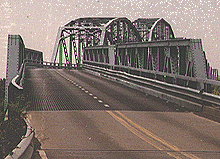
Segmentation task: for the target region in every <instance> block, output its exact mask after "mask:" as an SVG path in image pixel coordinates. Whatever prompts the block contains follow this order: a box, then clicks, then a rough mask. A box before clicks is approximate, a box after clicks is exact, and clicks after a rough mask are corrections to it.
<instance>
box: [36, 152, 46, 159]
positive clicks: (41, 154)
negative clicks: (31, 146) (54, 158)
mask: <svg viewBox="0 0 220 159" xmlns="http://www.w3.org/2000/svg"><path fill="white" fill-rule="evenodd" d="M38 152H39V155H40V157H41V158H42V159H48V158H47V155H46V153H45V151H44V150H38Z"/></svg>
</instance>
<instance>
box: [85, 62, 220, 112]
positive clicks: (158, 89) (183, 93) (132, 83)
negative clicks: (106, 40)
mask: <svg viewBox="0 0 220 159" xmlns="http://www.w3.org/2000/svg"><path fill="white" fill-rule="evenodd" d="M83 69H84V70H85V71H88V72H92V73H93V74H95V75H99V76H103V77H107V78H109V79H112V80H114V81H117V82H119V83H122V84H124V85H127V86H129V87H132V88H135V89H138V90H140V91H142V92H144V93H146V94H149V95H152V96H156V97H159V98H161V99H164V100H167V101H169V102H173V103H176V104H178V105H181V106H184V107H186V108H188V109H190V110H193V111H195V110H196V111H200V110H202V108H203V106H211V107H220V96H217V95H213V94H210V93H206V92H202V91H200V90H196V89H192V88H189V87H188V88H187V87H183V86H179V85H176V84H170V83H166V82H165V81H159V80H157V79H151V78H146V77H142V76H139V75H132V74H130V73H127V72H124V71H118V70H112V69H109V68H104V67H100V66H94V65H91V64H90V65H89V64H83ZM192 80H193V81H196V80H199V79H195V78H193V79H192ZM199 82H200V81H199ZM207 82H210V81H207ZM211 82H213V81H211ZM217 85H220V82H218V83H217Z"/></svg>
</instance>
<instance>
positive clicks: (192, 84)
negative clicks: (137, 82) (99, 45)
mask: <svg viewBox="0 0 220 159" xmlns="http://www.w3.org/2000/svg"><path fill="white" fill-rule="evenodd" d="M83 63H84V64H89V65H92V66H98V67H100V68H106V69H112V70H116V71H121V72H126V73H129V74H132V75H137V76H141V77H146V78H150V79H154V80H158V81H162V82H166V83H169V84H174V85H179V86H183V87H188V88H192V89H196V90H197V88H198V87H197V86H198V85H199V84H203V85H204V90H201V91H205V92H207V93H211V86H218V87H220V81H216V80H212V79H202V78H195V77H189V76H183V75H177V74H171V73H165V72H159V71H153V70H146V69H139V68H134V67H129V66H123V65H121V66H120V65H112V64H107V63H104V62H95V61H87V60H84V61H83Z"/></svg>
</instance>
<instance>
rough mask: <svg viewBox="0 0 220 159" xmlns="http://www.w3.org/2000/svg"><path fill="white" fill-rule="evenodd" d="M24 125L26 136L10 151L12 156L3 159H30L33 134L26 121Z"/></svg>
mask: <svg viewBox="0 0 220 159" xmlns="http://www.w3.org/2000/svg"><path fill="white" fill-rule="evenodd" d="M25 121H26V120H25ZM26 123H27V131H26V135H25V136H24V137H23V139H22V140H21V142H20V143H19V144H18V145H17V147H16V148H15V149H14V150H13V151H12V155H8V156H7V157H6V158H5V159H31V157H32V155H33V152H34V144H33V138H34V134H35V133H34V130H33V129H32V127H31V126H30V124H29V123H28V121H26Z"/></svg>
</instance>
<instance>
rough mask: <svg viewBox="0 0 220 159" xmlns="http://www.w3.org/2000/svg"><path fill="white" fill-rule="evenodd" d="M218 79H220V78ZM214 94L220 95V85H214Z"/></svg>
mask: <svg viewBox="0 0 220 159" xmlns="http://www.w3.org/2000/svg"><path fill="white" fill-rule="evenodd" d="M218 81H220V78H218ZM212 94H215V95H219V96H220V87H218V86H215V85H214V86H212Z"/></svg>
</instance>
